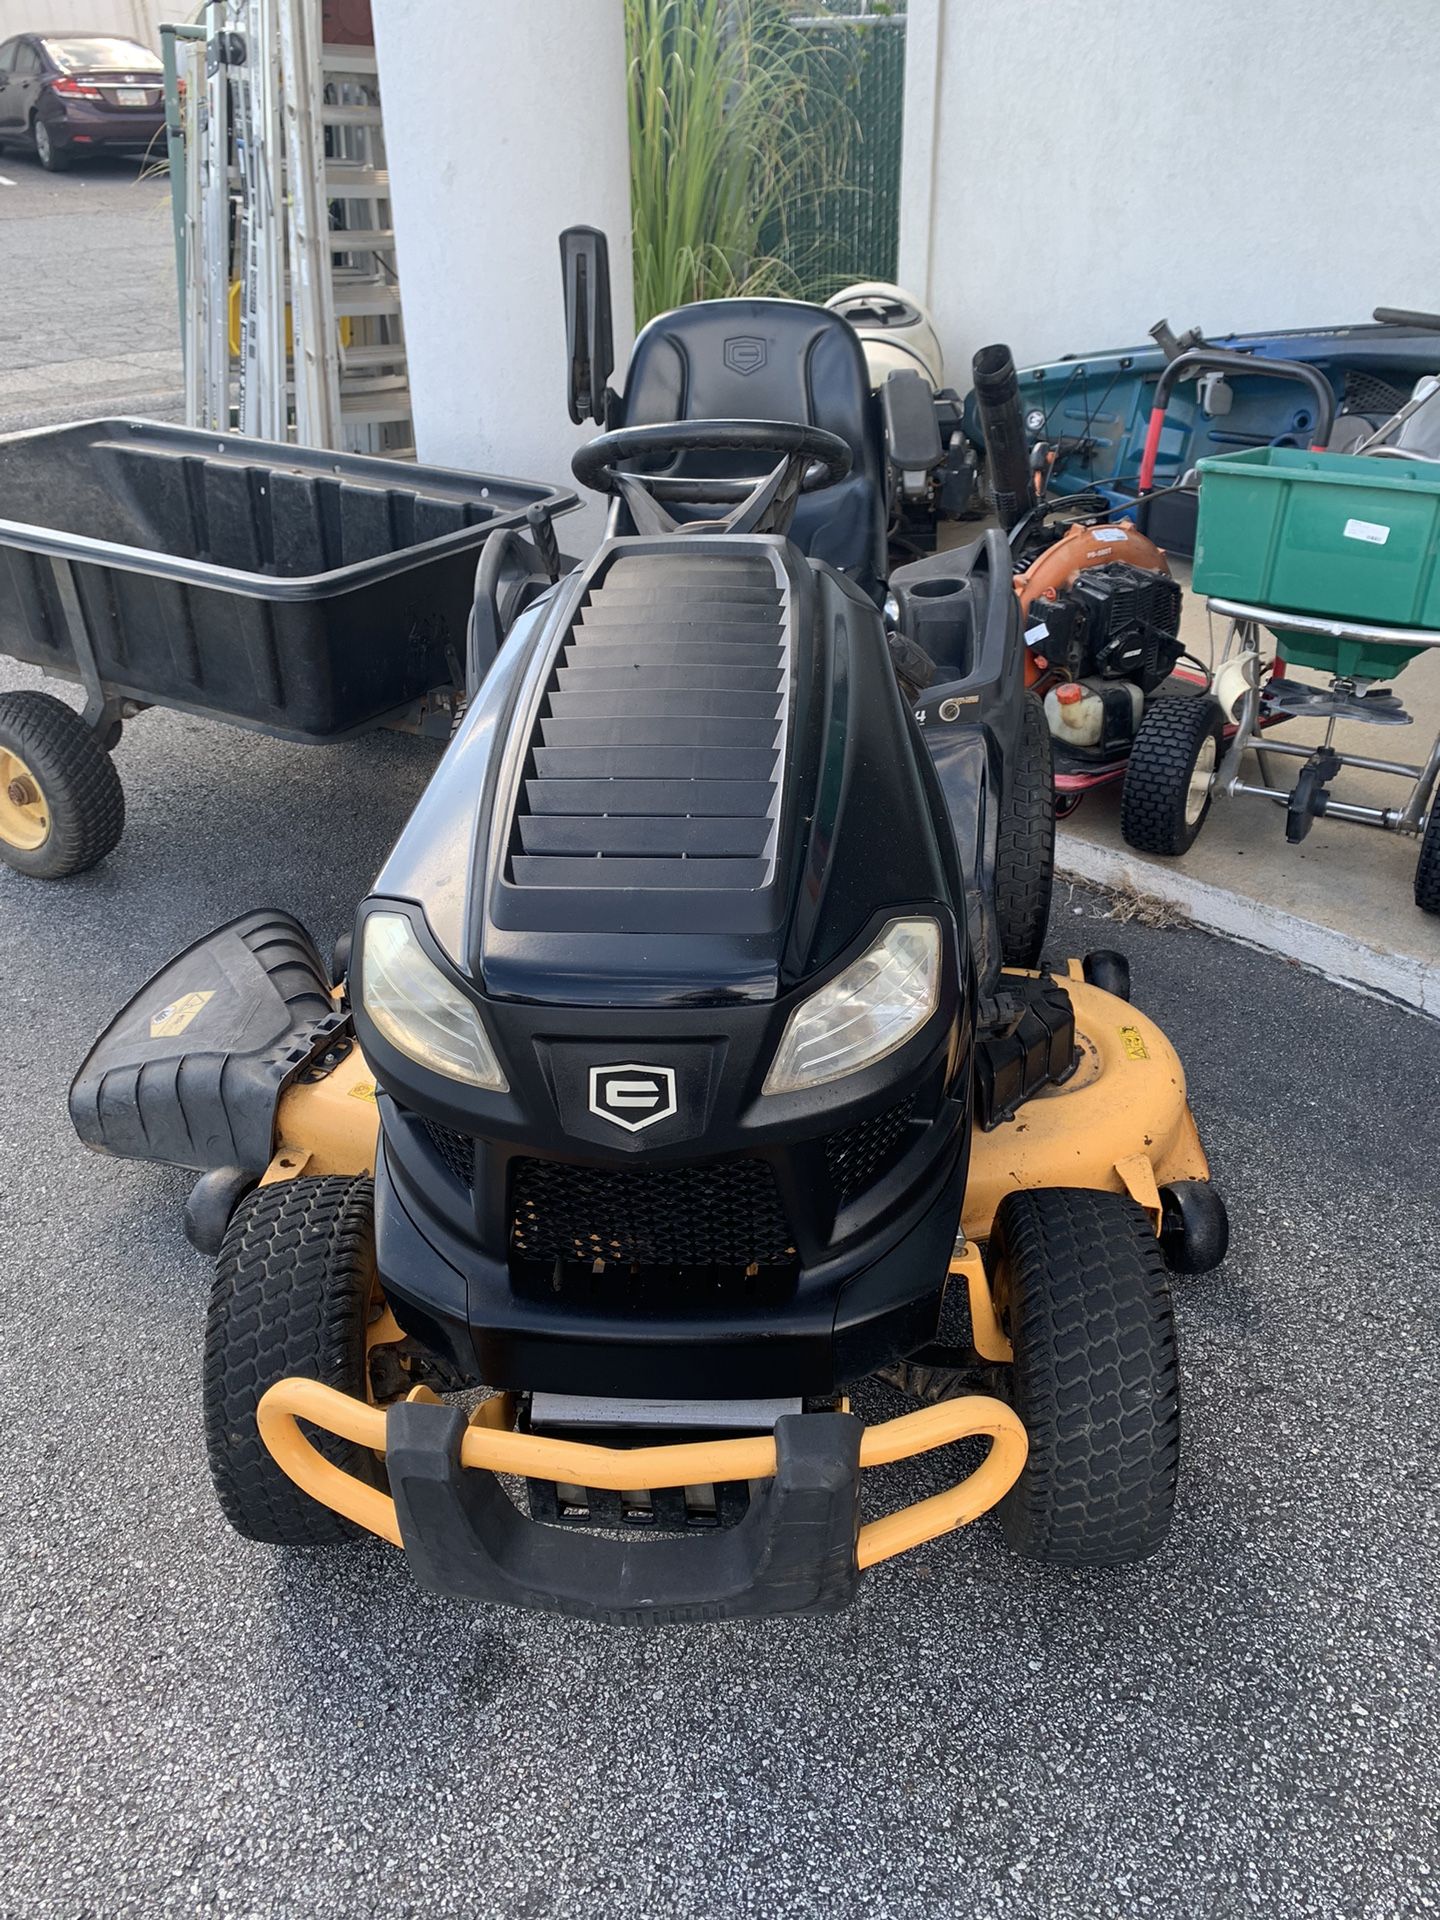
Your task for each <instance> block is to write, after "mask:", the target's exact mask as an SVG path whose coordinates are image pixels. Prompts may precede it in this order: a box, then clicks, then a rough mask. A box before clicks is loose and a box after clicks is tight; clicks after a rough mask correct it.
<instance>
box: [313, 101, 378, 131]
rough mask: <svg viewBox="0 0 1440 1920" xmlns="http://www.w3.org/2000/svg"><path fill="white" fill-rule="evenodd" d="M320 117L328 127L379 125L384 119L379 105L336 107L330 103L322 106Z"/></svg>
mask: <svg viewBox="0 0 1440 1920" xmlns="http://www.w3.org/2000/svg"><path fill="white" fill-rule="evenodd" d="M320 118H321V119H322V120H323V121H324V122H325V125H326V126H327V127H378V126H380V125H381V121H382V116H381V113H380V109H379V107H336V106H330V105H329V104H328V103H327V104H325V105H322V106H321V108H320Z"/></svg>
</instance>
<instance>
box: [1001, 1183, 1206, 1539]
mask: <svg viewBox="0 0 1440 1920" xmlns="http://www.w3.org/2000/svg"><path fill="white" fill-rule="evenodd" d="M990 1252H991V1264H992V1271H993V1284H994V1287H995V1295H996V1306H997V1309H998V1310H999V1313H1000V1316H1001V1321H1002V1324H1003V1325H1004V1327H1005V1330H1006V1332H1007V1333H1008V1334H1009V1336H1010V1340H1011V1343H1012V1344H1013V1346H1014V1349H1015V1362H1014V1366H1013V1368H1012V1369H1011V1399H1012V1401H1013V1403H1014V1406H1015V1411H1016V1412H1017V1413H1018V1414H1019V1416H1020V1418H1021V1419H1022V1420H1023V1421H1024V1423H1025V1431H1026V1433H1027V1434H1028V1435H1029V1436H1030V1453H1029V1456H1028V1458H1027V1460H1026V1462H1025V1466H1024V1469H1023V1470H1022V1472H1021V1475H1020V1478H1019V1479H1018V1480H1017V1481H1016V1483H1015V1485H1014V1486H1013V1487H1012V1488H1011V1490H1010V1492H1009V1493H1008V1494H1006V1496H1005V1498H1004V1500H1003V1501H1002V1502H1001V1503H1000V1520H1001V1524H1002V1526H1003V1527H1004V1530H1005V1537H1006V1539H1007V1540H1008V1541H1009V1543H1010V1545H1011V1546H1012V1547H1014V1548H1015V1550H1016V1551H1017V1552H1018V1553H1022V1554H1024V1555H1026V1556H1027V1558H1029V1559H1032V1560H1043V1561H1045V1562H1047V1563H1048V1564H1049V1565H1051V1566H1058V1567H1114V1566H1122V1565H1124V1564H1125V1563H1127V1562H1128V1561H1131V1560H1140V1559H1143V1558H1144V1557H1145V1555H1146V1554H1149V1553H1153V1552H1154V1551H1155V1549H1156V1548H1157V1547H1158V1546H1160V1545H1161V1543H1162V1542H1163V1541H1164V1539H1165V1537H1166V1535H1167V1533H1168V1532H1169V1530H1170V1515H1171V1510H1172V1508H1173V1506H1174V1502H1175V1480H1176V1472H1177V1468H1178V1463H1179V1454H1180V1380H1179V1370H1178V1366H1177V1361H1176V1348H1175V1325H1174V1318H1173V1314H1172V1311H1171V1306H1170V1289H1169V1285H1168V1283H1167V1280H1166V1276H1165V1258H1164V1255H1163V1253H1162V1252H1161V1249H1160V1243H1159V1241H1158V1240H1157V1239H1156V1238H1155V1234H1154V1232H1153V1230H1152V1228H1151V1225H1150V1221H1149V1219H1148V1217H1147V1216H1146V1214H1145V1213H1144V1212H1143V1211H1142V1210H1141V1208H1139V1207H1137V1206H1136V1205H1135V1203H1134V1201H1133V1200H1130V1199H1127V1198H1126V1197H1125V1196H1124V1195H1122V1194H1115V1193H1096V1192H1091V1191H1089V1190H1082V1189H1061V1188H1055V1189H1050V1190H1040V1191H1031V1192H1025V1193H1012V1194H1009V1195H1007V1196H1006V1198H1005V1200H1004V1201H1003V1202H1002V1203H1001V1206H1000V1210H999V1212H998V1213H997V1214H996V1216H995V1230H994V1233H993V1235H992V1237H991V1241H990Z"/></svg>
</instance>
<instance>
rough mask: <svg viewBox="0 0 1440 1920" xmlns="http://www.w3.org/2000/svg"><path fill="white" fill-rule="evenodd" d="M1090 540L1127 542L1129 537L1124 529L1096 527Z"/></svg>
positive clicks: (1092, 530)
mask: <svg viewBox="0 0 1440 1920" xmlns="http://www.w3.org/2000/svg"><path fill="white" fill-rule="evenodd" d="M1090 538H1091V539H1092V540H1126V539H1128V538H1129V535H1128V534H1127V533H1126V531H1125V529H1124V527H1094V528H1092V529H1091V533H1090Z"/></svg>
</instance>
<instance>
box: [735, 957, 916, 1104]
mask: <svg viewBox="0 0 1440 1920" xmlns="http://www.w3.org/2000/svg"><path fill="white" fill-rule="evenodd" d="M939 1002H940V924H939V922H938V921H936V920H892V921H891V922H890V924H889V926H887V927H886V929H885V931H884V932H883V933H882V934H881V935H880V938H879V939H878V940H877V941H876V942H875V944H874V946H873V947H870V948H869V949H867V951H866V952H864V953H862V954H861V956H860V958H859V959H858V960H854V961H852V962H851V963H850V965H849V966H848V967H846V969H845V971H844V972H843V973H837V974H836V976H835V978H834V979H833V980H831V981H830V982H828V984H827V985H825V986H823V987H821V988H820V990H819V992H818V993H813V994H811V996H810V998H809V999H808V1000H806V1001H805V1002H804V1003H803V1005H801V1006H798V1007H797V1008H796V1009H795V1011H794V1012H793V1013H792V1014H791V1016H790V1019H789V1021H788V1022H787V1024H786V1027H785V1033H784V1036H783V1038H782V1039H781V1041H780V1046H779V1050H778V1051H777V1053H776V1055H775V1060H774V1064H773V1065H772V1066H771V1068H770V1071H769V1073H767V1074H766V1076H765V1088H764V1091H765V1092H766V1093H796V1092H798V1091H799V1090H800V1089H801V1088H802V1087H818V1086H823V1085H824V1083H825V1082H826V1081H827V1080H839V1079H842V1078H843V1077H844V1076H845V1075H846V1074H847V1073H854V1072H856V1071H857V1070H858V1069H859V1068H861V1067H869V1066H873V1065H874V1063H875V1062H876V1061H877V1060H883V1059H884V1058H885V1056H886V1054H887V1053H893V1052H894V1051H895V1049H896V1048H897V1047H898V1046H901V1045H902V1044H903V1043H904V1042H905V1041H906V1040H908V1039H909V1038H910V1035H911V1034H912V1033H914V1032H915V1031H916V1030H917V1029H918V1028H920V1027H923V1026H924V1024H925V1022H926V1021H927V1020H928V1019H929V1018H930V1016H931V1014H932V1013H934V1011H935V1009H936V1007H937V1006H938V1005H939Z"/></svg>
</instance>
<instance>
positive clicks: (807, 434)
mask: <svg viewBox="0 0 1440 1920" xmlns="http://www.w3.org/2000/svg"><path fill="white" fill-rule="evenodd" d="M681 453H755V454H767V453H768V454H772V455H776V456H778V457H779V458H780V459H781V460H784V461H786V462H793V463H795V464H796V465H797V466H800V465H803V468H804V471H803V473H802V474H801V476H800V485H799V491H800V492H801V493H814V492H815V491H816V489H817V488H819V487H833V486H834V485H835V484H836V482H837V481H840V480H843V479H844V478H845V476H846V474H847V473H849V471H850V467H851V464H852V460H853V456H852V454H851V452H850V448H849V446H848V445H847V444H846V443H845V441H843V440H842V439H841V438H840V436H839V434H838V433H826V432H825V430H824V429H823V428H821V427H802V426H800V425H799V423H798V422H796V421H794V420H673V421H670V420H667V421H662V422H661V424H660V425H659V426H654V427H620V428H618V429H617V430H616V431H615V432H613V433H599V434H597V435H596V436H595V438H594V439H593V440H587V441H586V443H585V445H584V446H583V447H581V448H580V450H579V452H578V453H577V454H576V455H575V458H574V459H573V460H572V461H571V463H570V466H571V471H572V472H573V473H574V475H575V478H576V479H577V480H578V481H579V482H580V484H581V486H582V487H589V488H590V489H591V490H592V491H593V492H595V493H616V492H618V491H619V487H620V476H619V473H618V472H617V466H616V463H617V462H618V461H621V460H639V459H644V458H645V457H646V456H649V457H650V458H652V459H653V458H654V457H655V456H656V455H658V454H681ZM627 477H628V478H630V479H635V480H639V481H640V482H641V483H642V485H643V486H644V487H645V488H646V489H647V490H648V492H649V493H650V494H651V496H652V497H653V498H654V499H656V500H684V501H688V502H690V503H691V504H693V505H696V506H711V505H722V506H723V505H725V504H726V503H728V502H731V501H736V500H743V499H745V498H746V496H747V495H748V494H750V493H751V492H753V491H754V489H755V488H756V487H757V486H759V484H760V482H761V481H762V480H763V479H764V477H765V476H764V475H763V474H754V475H752V476H751V477H750V478H749V479H748V480H747V479H734V480H721V479H713V478H712V479H706V478H704V477H701V476H696V477H694V478H692V477H690V476H688V475H683V474H670V473H636V474H631V475H628V476H627Z"/></svg>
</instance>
